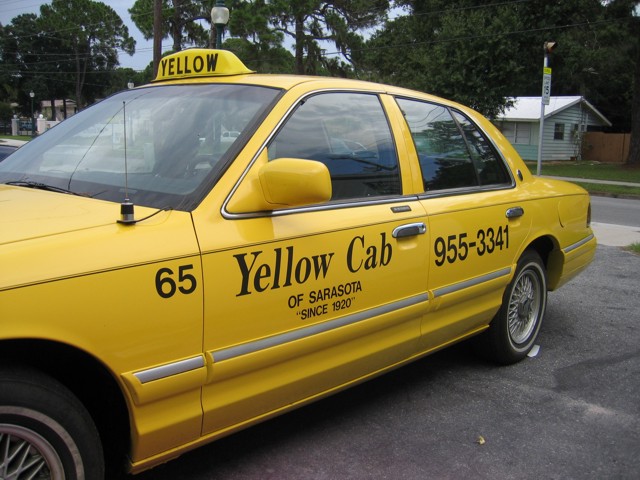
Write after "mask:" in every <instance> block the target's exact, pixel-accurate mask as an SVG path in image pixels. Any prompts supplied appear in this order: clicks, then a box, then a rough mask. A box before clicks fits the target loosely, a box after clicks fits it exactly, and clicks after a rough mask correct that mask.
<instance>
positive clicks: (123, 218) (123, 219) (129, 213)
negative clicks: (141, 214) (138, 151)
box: [118, 102, 136, 225]
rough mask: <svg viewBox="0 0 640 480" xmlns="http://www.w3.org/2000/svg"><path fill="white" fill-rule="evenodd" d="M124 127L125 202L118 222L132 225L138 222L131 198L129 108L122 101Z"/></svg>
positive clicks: (121, 206) (122, 204) (121, 205)
mask: <svg viewBox="0 0 640 480" xmlns="http://www.w3.org/2000/svg"><path fill="white" fill-rule="evenodd" d="M122 116H123V122H122V127H123V129H124V136H123V139H124V202H122V203H121V204H120V220H118V223H124V224H125V225H132V224H134V223H136V220H135V216H134V213H133V203H132V202H131V200H129V165H128V164H127V109H126V102H122Z"/></svg>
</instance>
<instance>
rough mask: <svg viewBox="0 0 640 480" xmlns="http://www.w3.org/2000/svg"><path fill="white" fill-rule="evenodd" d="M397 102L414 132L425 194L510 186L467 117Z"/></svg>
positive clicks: (441, 108) (420, 104) (437, 107)
mask: <svg viewBox="0 0 640 480" xmlns="http://www.w3.org/2000/svg"><path fill="white" fill-rule="evenodd" d="M397 102H398V105H399V106H400V108H401V109H402V112H403V114H404V117H405V120H406V121H407V124H408V126H409V129H410V130H411V135H412V137H413V140H414V143H415V147H416V151H417V153H418V160H419V162H420V169H421V171H422V180H423V185H424V190H425V191H426V192H430V191H437V190H447V189H460V188H472V187H478V186H486V185H493V184H508V183H509V176H508V174H507V173H506V170H505V167H504V165H503V163H502V161H501V160H500V158H499V157H498V156H497V153H496V152H495V150H494V149H493V148H492V146H491V145H490V144H489V142H488V141H487V140H486V139H485V138H484V136H483V135H482V134H481V132H480V131H479V130H478V129H477V128H476V127H475V126H474V125H473V123H471V121H470V120H469V119H467V118H466V117H465V116H464V115H462V114H461V113H459V112H456V111H452V110H450V109H449V108H446V107H444V106H442V105H436V104H433V103H429V102H421V101H417V100H409V99H405V98H398V99H397Z"/></svg>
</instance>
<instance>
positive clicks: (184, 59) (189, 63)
mask: <svg viewBox="0 0 640 480" xmlns="http://www.w3.org/2000/svg"><path fill="white" fill-rule="evenodd" d="M246 73H255V72H254V71H253V70H249V69H248V68H247V67H246V66H245V65H244V63H242V62H241V61H240V59H239V58H238V57H236V56H235V55H234V54H233V53H232V52H229V51H228V50H213V49H208V48H189V49H187V50H182V51H180V52H176V53H172V54H171V55H167V56H166V57H164V58H162V59H161V60H160V64H159V65H158V74H157V75H156V78H155V79H154V80H153V81H154V82H159V81H164V80H178V79H182V78H195V77H212V76H214V77H219V76H226V75H243V74H246Z"/></svg>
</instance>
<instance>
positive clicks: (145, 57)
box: [0, 0, 171, 70]
mask: <svg viewBox="0 0 640 480" xmlns="http://www.w3.org/2000/svg"><path fill="white" fill-rule="evenodd" d="M47 3H51V1H50V0H49V1H45V0H0V23H2V25H6V24H8V23H10V22H11V19H13V18H14V17H17V16H18V15H22V14H23V13H35V14H38V15H39V14H40V5H44V4H47ZM103 3H106V4H107V5H109V6H110V7H111V8H113V9H114V10H115V11H116V13H117V14H118V15H119V16H120V18H121V19H122V21H123V22H124V23H125V25H126V26H127V28H128V29H129V35H131V36H132V37H133V38H134V39H135V41H136V53H135V54H134V55H133V56H129V55H128V54H126V53H124V52H120V53H119V55H118V59H119V60H120V66H121V67H129V68H133V69H134V70H144V68H145V67H146V66H147V65H149V62H151V61H152V60H153V42H152V41H151V40H145V39H144V37H143V36H142V33H141V32H140V30H138V27H136V26H135V24H134V23H133V22H132V21H131V16H130V15H129V12H128V9H129V8H131V7H132V6H133V4H134V3H135V0H104V1H103ZM164 42H165V43H163V44H162V49H163V51H165V50H170V49H171V42H170V41H169V40H165V41H164Z"/></svg>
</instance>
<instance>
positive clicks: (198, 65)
mask: <svg viewBox="0 0 640 480" xmlns="http://www.w3.org/2000/svg"><path fill="white" fill-rule="evenodd" d="M203 68H204V58H202V57H195V58H194V59H193V69H194V70H195V72H196V73H200V72H201V71H202V69H203Z"/></svg>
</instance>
